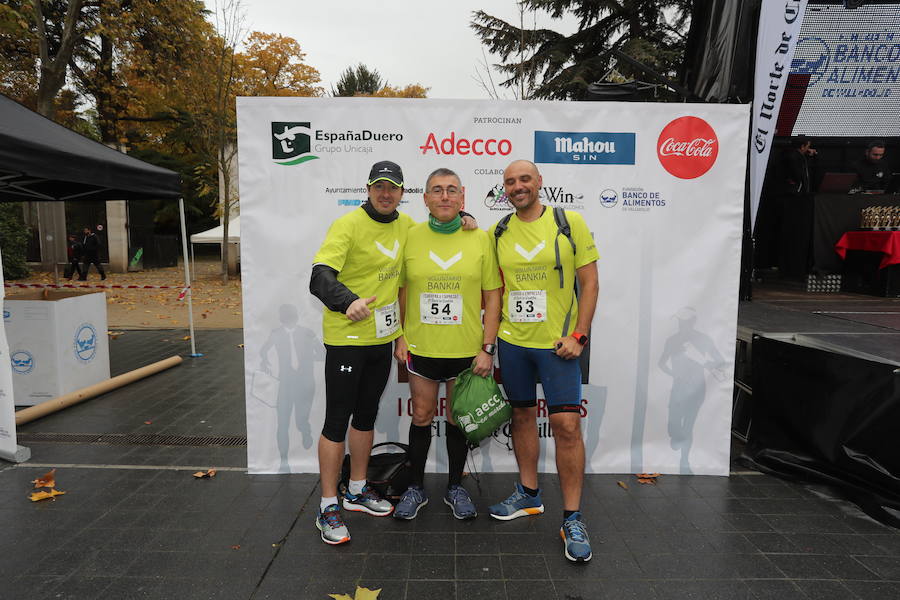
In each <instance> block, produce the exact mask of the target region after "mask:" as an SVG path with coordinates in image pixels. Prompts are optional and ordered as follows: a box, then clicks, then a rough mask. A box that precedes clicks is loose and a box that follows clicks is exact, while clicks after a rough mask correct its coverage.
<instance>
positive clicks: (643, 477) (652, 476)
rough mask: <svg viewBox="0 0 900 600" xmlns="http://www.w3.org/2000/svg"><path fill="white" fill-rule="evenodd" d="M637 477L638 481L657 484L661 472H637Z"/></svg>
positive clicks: (645, 483)
mask: <svg viewBox="0 0 900 600" xmlns="http://www.w3.org/2000/svg"><path fill="white" fill-rule="evenodd" d="M635 477H637V480H638V483H642V484H644V485H647V484H650V485H656V479H657V478H658V477H659V473H636V474H635Z"/></svg>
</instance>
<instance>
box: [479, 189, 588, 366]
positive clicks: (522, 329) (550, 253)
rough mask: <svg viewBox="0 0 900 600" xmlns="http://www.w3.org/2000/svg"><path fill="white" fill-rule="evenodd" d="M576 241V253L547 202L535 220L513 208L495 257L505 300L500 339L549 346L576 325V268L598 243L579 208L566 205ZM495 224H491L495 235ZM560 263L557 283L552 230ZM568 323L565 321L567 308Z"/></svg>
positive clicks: (491, 232)
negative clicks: (522, 216) (561, 276)
mask: <svg viewBox="0 0 900 600" xmlns="http://www.w3.org/2000/svg"><path fill="white" fill-rule="evenodd" d="M566 218H567V219H568V221H569V227H570V229H571V231H572V240H573V241H574V242H575V253H574V255H573V253H572V244H570V243H569V240H568V239H566V236H564V235H562V234H559V232H558V228H557V226H556V221H554V219H553V208H552V207H549V206H547V207H545V210H544V214H543V215H541V216H540V217H539V218H538V219H537V220H535V221H532V222H530V223H525V222H523V221H521V220H520V219H519V217H518V216H517V215H515V214H513V216H512V218H510V220H509V226H508V228H507V230H506V231H504V232H503V234H502V235H501V236H500V239H499V240H498V243H497V250H496V251H497V260H498V263H499V265H500V271H501V272H502V273H503V284H504V286H505V287H504V290H503V304H502V307H503V308H502V318H501V321H500V331H499V332H498V334H497V336H498V337H499V338H500V339H502V340H503V341H506V342H509V343H510V344H516V345H517V346H524V347H526V348H538V349H542V348H544V349H550V348H553V343H554V342H555V341H556V340H558V339H559V338H561V337H563V336H564V335H570V334H571V333H572V332H573V331H574V330H575V323H576V322H577V321H578V300H577V299H576V298H575V270H576V269H578V268H580V267H583V266H584V265H587V264H590V263H592V262H594V261H596V260H597V259H598V258H599V255H598V254H597V246H596V245H595V244H594V239H593V238H592V237H591V233H590V231H589V230H588V228H587V224H586V223H585V222H584V218H583V217H582V216H581V215H580V214H579V213H577V212H573V211H569V210H567V211H566ZM496 228H497V225H496V224H495V225H494V226H493V227H491V229H490V230H489V234H490V239H491V241H492V242H493V240H494V230H495V229H496ZM557 235H559V239H558V240H556V241H557V243H558V244H559V256H560V261H561V263H562V267H563V274H564V281H563V287H562V288H560V287H559V274H558V273H557V271H556V270H555V269H554V267H555V266H556V250H555V249H554V245H553V242H554V240H555V239H556V236H557ZM570 307H571V309H572V314H571V316H570V317H569V326H568V328H567V331H566V332H565V334H563V331H562V329H563V323H564V322H565V319H566V313H568V312H569V308H570Z"/></svg>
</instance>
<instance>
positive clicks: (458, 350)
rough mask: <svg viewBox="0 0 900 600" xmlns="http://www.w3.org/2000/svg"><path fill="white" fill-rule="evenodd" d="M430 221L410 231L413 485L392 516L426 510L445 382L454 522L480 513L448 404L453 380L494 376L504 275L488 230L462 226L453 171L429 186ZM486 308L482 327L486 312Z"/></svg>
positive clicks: (406, 356)
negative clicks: (465, 480)
mask: <svg viewBox="0 0 900 600" xmlns="http://www.w3.org/2000/svg"><path fill="white" fill-rule="evenodd" d="M424 198H425V206H426V207H427V208H428V212H429V213H430V216H429V218H428V222H427V223H419V224H418V225H414V226H413V227H412V229H410V230H409V236H408V238H407V241H406V247H405V249H404V260H403V269H402V275H401V279H402V281H401V285H402V286H403V287H402V288H401V290H400V312H401V314H402V315H403V319H404V321H403V325H404V326H403V331H404V335H403V336H402V337H400V338H398V340H397V344H396V351H395V357H396V358H397V359H398V360H400V361H405V362H406V365H407V369H408V370H409V389H410V393H411V395H412V406H413V415H412V422H411V423H410V427H409V461H410V463H411V465H412V474H411V484H410V486H409V487H408V488H407V490H406V491H405V492H404V494H403V496H402V497H401V499H400V502H399V503H398V504H397V507H396V509H395V510H394V517H395V518H398V519H414V518H415V517H416V515H417V514H418V513H419V509H420V508H422V507H423V506H425V505H426V504H428V496H427V495H426V493H425V490H424V487H423V477H424V473H425V462H426V459H427V457H428V450H429V448H430V446H431V424H432V420H433V419H434V415H435V412H436V408H437V400H438V392H439V390H440V384H441V382H444V385H445V390H446V398H447V399H448V406H447V427H446V434H445V439H446V443H447V457H448V463H449V464H448V467H449V468H448V484H447V492H446V494H445V495H444V502H445V503H446V504H447V505H449V506H450V507H451V509H452V511H453V516H455V517H456V518H457V519H471V518H474V517H475V516H476V514H477V512H476V510H475V505H474V503H473V502H472V499H471V497H470V496H469V494H468V492H467V491H466V489H465V488H464V487H463V486H462V485H461V483H462V473H463V468H464V466H465V463H466V454H467V452H468V447H467V442H466V438H465V436H464V435H463V433H462V431H460V430H459V428H457V426H456V424H455V423H454V422H453V416H452V414H451V412H450V408H451V405H450V404H449V400H450V399H451V398H452V394H453V382H454V380H455V379H456V376H457V375H458V374H459V373H460V372H462V371H464V370H465V369H467V368H469V367H470V366H471V367H473V369H472V370H473V372H474V373H475V374H476V375H481V376H483V377H490V376H492V375H493V366H494V352H495V348H496V345H495V342H496V336H497V327H498V325H499V320H500V286H501V281H500V273H499V272H498V270H497V262H496V259H495V256H494V251H493V247H492V242H491V240H490V239H489V238H488V235H487V233H486V232H485V231H483V230H481V229H474V230H469V231H465V230H463V228H462V223H461V218H460V215H459V211H460V209H461V208H462V205H463V203H464V202H465V188H463V187H462V184H461V183H460V180H459V176H458V175H457V174H456V173H454V172H453V171H451V170H449V169H437V170H436V171H434V172H433V173H431V175H429V176H428V179H427V181H426V183H425V194H424ZM482 304H483V305H484V326H482V321H481V307H482Z"/></svg>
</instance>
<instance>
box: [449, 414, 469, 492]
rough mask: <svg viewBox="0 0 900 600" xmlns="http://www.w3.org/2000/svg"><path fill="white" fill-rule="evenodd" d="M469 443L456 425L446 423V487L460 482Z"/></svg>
mask: <svg viewBox="0 0 900 600" xmlns="http://www.w3.org/2000/svg"><path fill="white" fill-rule="evenodd" d="M468 453H469V445H468V443H467V442H466V436H464V435H463V432H462V431H460V430H459V427H457V426H456V425H451V424H450V423H447V464H448V473H447V487H450V486H451V485H459V484H460V483H462V473H463V469H464V468H465V466H466V455H467V454H468Z"/></svg>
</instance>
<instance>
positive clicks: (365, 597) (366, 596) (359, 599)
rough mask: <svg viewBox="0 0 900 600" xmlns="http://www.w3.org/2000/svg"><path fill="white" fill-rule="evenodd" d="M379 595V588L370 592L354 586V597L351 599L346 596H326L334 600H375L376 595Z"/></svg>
mask: <svg viewBox="0 0 900 600" xmlns="http://www.w3.org/2000/svg"><path fill="white" fill-rule="evenodd" d="M380 593H381V588H378V589H377V590H370V589H369V588H364V587H359V586H356V595H355V596H354V597H353V598H351V597H350V596H348V595H347V594H328V595H329V596H331V597H332V598H334V600H377V598H378V594H380Z"/></svg>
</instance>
